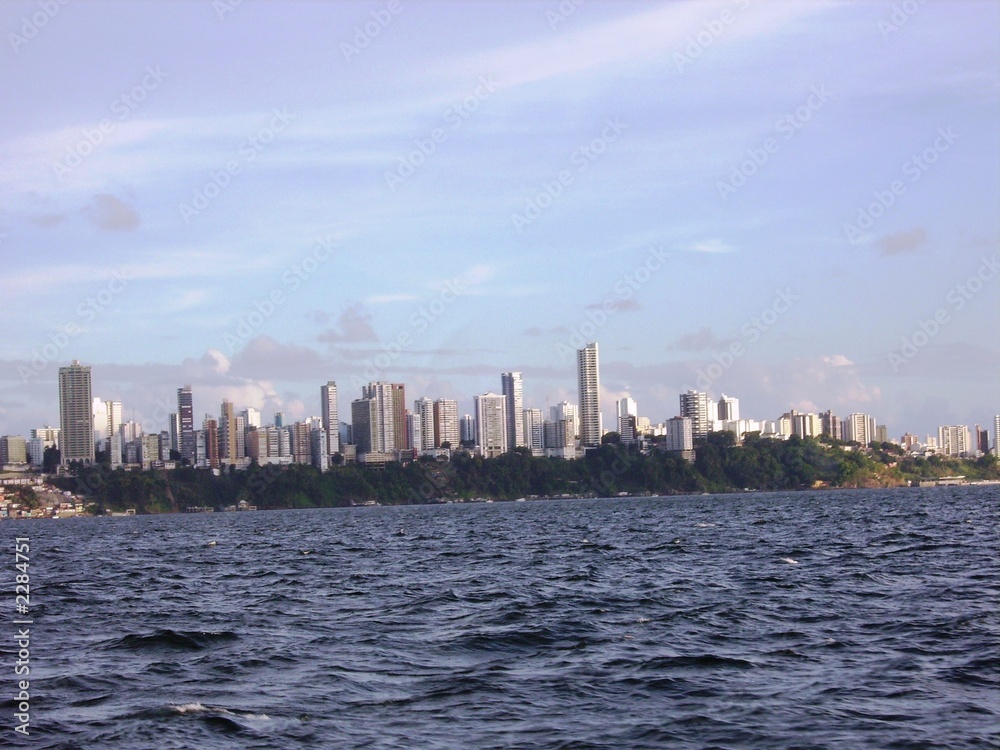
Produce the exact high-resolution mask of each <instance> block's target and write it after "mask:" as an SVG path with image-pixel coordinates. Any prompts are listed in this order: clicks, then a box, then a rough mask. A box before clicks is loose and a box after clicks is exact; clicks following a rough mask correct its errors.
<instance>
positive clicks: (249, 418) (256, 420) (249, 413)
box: [240, 406, 260, 430]
mask: <svg viewBox="0 0 1000 750" xmlns="http://www.w3.org/2000/svg"><path fill="white" fill-rule="evenodd" d="M240 416H241V417H243V423H244V424H245V425H246V427H247V429H248V430H249V429H250V428H251V427H254V428H257V427H260V411H258V410H257V409H254V408H253V407H252V406H248V407H247V408H246V409H244V410H243V412H242V413H241V414H240Z"/></svg>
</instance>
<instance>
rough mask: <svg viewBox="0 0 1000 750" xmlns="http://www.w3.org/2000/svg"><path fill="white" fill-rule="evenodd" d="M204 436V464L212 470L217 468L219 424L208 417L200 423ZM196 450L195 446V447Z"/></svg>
mask: <svg viewBox="0 0 1000 750" xmlns="http://www.w3.org/2000/svg"><path fill="white" fill-rule="evenodd" d="M201 427H202V434H203V435H204V441H205V442H204V448H205V463H207V464H208V466H209V467H210V468H212V469H218V468H219V423H218V422H216V421H215V420H214V419H212V418H211V417H209V416H206V417H205V420H204V421H203V422H202V423H201ZM195 447H196V449H197V445H196V446H195Z"/></svg>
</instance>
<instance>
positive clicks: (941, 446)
mask: <svg viewBox="0 0 1000 750" xmlns="http://www.w3.org/2000/svg"><path fill="white" fill-rule="evenodd" d="M971 447H972V444H971V441H970V440H969V428H968V426H966V425H964V424H956V425H946V426H942V427H938V453H943V454H944V455H946V456H954V457H956V458H958V457H960V456H967V455H969V454H970V452H971Z"/></svg>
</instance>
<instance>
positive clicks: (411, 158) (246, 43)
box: [0, 0, 1000, 438]
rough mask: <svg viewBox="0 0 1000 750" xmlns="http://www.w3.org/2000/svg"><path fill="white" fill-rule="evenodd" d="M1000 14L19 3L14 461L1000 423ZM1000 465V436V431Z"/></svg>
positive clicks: (731, 4) (14, 95)
mask: <svg viewBox="0 0 1000 750" xmlns="http://www.w3.org/2000/svg"><path fill="white" fill-rule="evenodd" d="M998 32H1000V5H998V4H997V3H995V2H971V1H962V0H948V1H947V2H945V1H944V0H928V1H927V2H919V1H918V0H907V1H905V2H895V3H888V2H862V3H846V2H820V1H819V0H816V1H806V2H790V1H789V2H781V1H776V2H761V1H759V0H723V1H721V2H714V1H710V0H706V1H701V0H699V1H697V2H685V1H680V2H665V3H649V2H643V3H632V2H617V1H616V2H598V1H597V0H585V1H584V0H575V2H574V0H563V1H562V2H558V1H556V0H552V1H551V2H532V1H529V0H523V1H515V0H508V1H506V2H461V3H459V2H441V3H435V2H406V1H405V0H391V1H386V2H357V3H354V2H324V1H323V0H310V1H309V2H278V1H277V0H243V1H242V2H238V0H215V1H214V2H213V0H197V1H196V0H191V1H188V2H185V1H183V0H182V1H175V0H171V1H170V2H154V1H150V2H131V1H130V2H88V1H87V0H68V1H66V0H61V1H58V0H51V1H50V2H42V1H40V0H33V1H28V2H4V3H2V4H0V33H2V39H0V101H2V102H3V110H4V111H3V117H0V267H2V273H0V310H2V320H3V332H4V333H3V336H2V338H0V434H25V435H26V434H28V432H29V431H30V430H31V429H32V428H34V427H39V426H41V425H42V424H46V423H47V424H52V425H58V423H59V411H58V399H57V387H56V384H57V374H58V368H59V367H60V366H63V365H66V364H69V363H70V362H71V361H72V360H74V359H76V360H80V361H81V362H82V363H84V364H87V365H90V366H91V367H92V372H93V389H94V395H95V396H99V397H101V398H104V399H105V400H120V401H122V402H123V404H124V412H125V417H126V418H127V419H135V420H136V421H138V422H141V423H142V424H143V426H144V427H145V428H146V429H147V430H161V429H165V428H166V424H167V413H168V412H170V411H175V410H176V390H177V388H178V387H180V386H182V385H185V384H190V385H191V386H192V388H193V391H194V405H195V415H196V422H197V423H199V424H200V421H201V418H202V415H204V414H213V415H214V414H218V412H219V404H220V403H221V401H222V400H223V399H224V398H228V399H230V400H232V401H234V403H235V405H236V407H237V409H242V408H244V407H247V406H253V407H255V408H257V409H260V410H261V411H262V413H263V415H264V419H265V420H269V419H270V418H271V416H272V414H273V413H274V411H284V412H285V413H286V415H288V417H289V418H292V419H298V418H304V417H307V416H310V415H316V414H319V412H320V406H319V403H320V401H319V398H320V390H319V389H320V386H321V385H322V384H324V383H326V381H327V380H334V381H336V382H337V384H338V389H339V400H340V412H341V415H342V417H341V418H342V419H343V418H344V415H346V414H349V413H350V401H351V400H352V399H355V398H359V397H360V387H361V385H362V384H364V383H367V382H369V381H372V380H390V381H392V382H402V383H404V384H405V385H406V389H407V391H406V393H407V399H408V400H409V401H412V400H413V399H416V398H419V397H422V396H429V397H431V398H439V397H445V398H456V399H458V400H459V408H460V411H461V412H471V411H472V398H473V396H474V395H475V394H479V393H485V392H489V391H492V392H499V391H500V374H501V373H502V372H506V371H511V370H515V371H521V372H522V373H523V381H524V405H525V406H526V407H539V408H542V409H545V408H546V406H549V405H554V404H556V403H558V402H560V401H563V400H568V401H571V402H576V401H577V383H576V362H575V353H574V352H575V350H576V349H577V348H580V347H582V346H583V345H584V344H585V343H587V342H590V341H596V342H598V344H599V347H600V378H601V395H602V411H603V418H604V424H605V426H610V425H613V424H614V416H615V412H614V400H615V399H616V398H621V397H623V396H626V395H629V396H631V397H632V398H634V399H635V400H636V401H637V403H638V407H639V413H640V415H642V416H647V417H649V418H650V419H651V420H652V421H653V422H654V423H655V422H661V421H663V420H665V419H668V418H670V417H672V416H675V415H676V414H677V412H678V395H679V394H680V393H681V392H683V391H685V390H687V389H690V388H694V389H697V390H707V391H708V392H709V393H710V394H711V395H712V396H713V397H714V398H716V399H718V398H719V397H720V396H721V394H722V393H725V394H727V395H729V396H736V397H738V398H739V399H740V405H741V412H742V413H741V416H743V417H744V418H754V419H775V418H777V417H778V416H780V415H781V414H782V413H784V412H786V411H788V410H789V409H793V408H794V409H798V410H800V411H814V412H819V411H825V410H827V409H832V410H833V411H834V413H836V414H838V415H840V416H846V415H847V414H850V413H852V412H864V413H868V414H871V415H873V416H874V417H875V418H876V420H877V421H878V423H879V424H885V425H887V426H888V428H889V434H890V435H891V436H894V437H897V438H898V437H899V436H900V435H902V433H904V432H912V433H916V434H918V435H921V436H922V435H925V434H928V433H933V432H935V431H936V429H937V426H938V425H942V424H968V425H970V426H972V425H973V424H980V425H983V426H985V425H987V424H990V425H991V424H992V421H993V415H995V414H997V413H1000V377H998V375H1000V338H998V333H997V331H998V330H1000V264H998V254H1000V127H998V125H1000V85H998V81H1000V33H998ZM991 438H992V436H991Z"/></svg>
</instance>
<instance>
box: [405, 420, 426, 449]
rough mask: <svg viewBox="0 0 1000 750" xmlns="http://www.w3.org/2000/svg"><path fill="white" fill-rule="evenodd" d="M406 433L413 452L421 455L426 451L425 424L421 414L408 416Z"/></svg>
mask: <svg viewBox="0 0 1000 750" xmlns="http://www.w3.org/2000/svg"><path fill="white" fill-rule="evenodd" d="M406 432H407V433H408V436H409V439H410V445H411V446H413V450H414V451H416V452H417V453H419V452H420V451H422V450H423V449H424V447H423V446H424V424H423V419H422V418H421V416H420V414H410V413H407V415H406Z"/></svg>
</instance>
